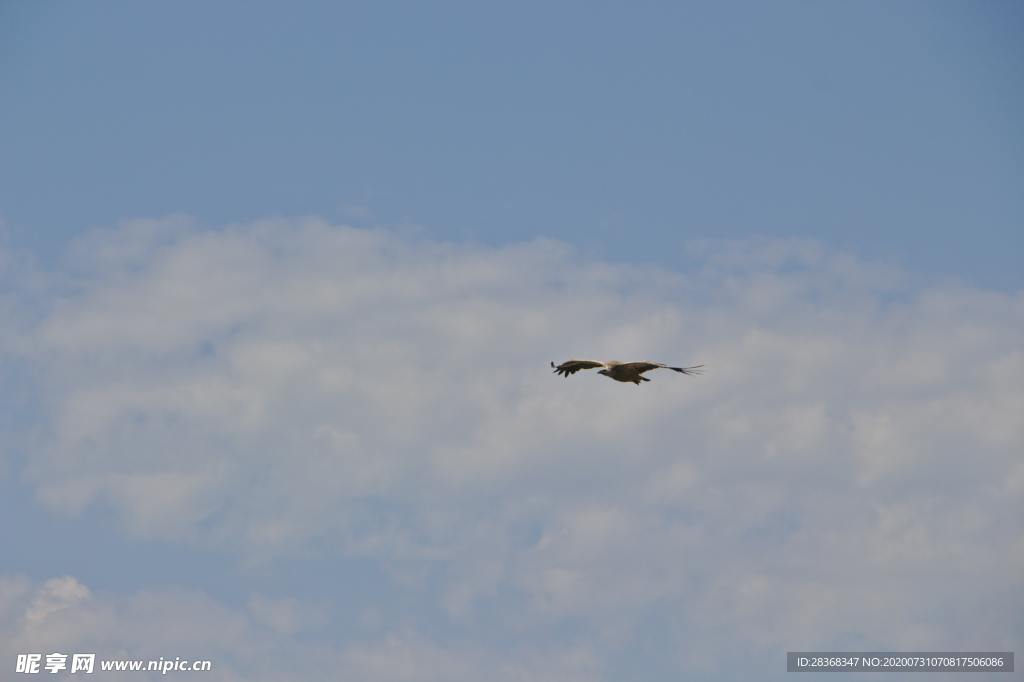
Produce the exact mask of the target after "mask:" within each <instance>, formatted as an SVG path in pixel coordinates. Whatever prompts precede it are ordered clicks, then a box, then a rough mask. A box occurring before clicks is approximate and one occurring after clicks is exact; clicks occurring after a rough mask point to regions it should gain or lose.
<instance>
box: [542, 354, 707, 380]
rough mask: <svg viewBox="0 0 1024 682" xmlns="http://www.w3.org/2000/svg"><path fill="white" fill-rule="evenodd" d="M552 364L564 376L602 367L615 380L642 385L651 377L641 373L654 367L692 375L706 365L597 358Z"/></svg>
mask: <svg viewBox="0 0 1024 682" xmlns="http://www.w3.org/2000/svg"><path fill="white" fill-rule="evenodd" d="M551 366H552V367H554V368H555V374H560V375H562V376H563V377H568V376H569V375H570V374H575V373H576V372H579V371H580V370H583V369H593V368H595V367H600V368H601V369H599V370H598V371H597V373H598V374H603V375H605V376H606V377H608V378H609V379H615V381H622V382H625V383H634V384H636V385H637V386H639V385H640V382H641V381H650V379H648V378H647V377H645V376H641V375H642V374H643V373H644V372H649V371H650V370H652V369H659V368H664V369H671V370H673V371H676V372H679V373H681V374H691V375H692V374H701V373H703V371H704V370H703V367H704V365H695V366H693V367H669V366H668V365H663V364H661V363H660V362H618V361H617V360H608V361H606V362H598V361H597V360H566V361H565V362H563V363H562V364H560V365H555V363H553V362H552V363H551Z"/></svg>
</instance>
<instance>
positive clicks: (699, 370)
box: [669, 365, 704, 375]
mask: <svg viewBox="0 0 1024 682" xmlns="http://www.w3.org/2000/svg"><path fill="white" fill-rule="evenodd" d="M669 369H674V370H675V371H677V372H682V373H683V374H690V375H695V374H703V373H704V365H694V366H693V367H669Z"/></svg>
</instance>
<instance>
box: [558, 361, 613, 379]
mask: <svg viewBox="0 0 1024 682" xmlns="http://www.w3.org/2000/svg"><path fill="white" fill-rule="evenodd" d="M551 366H552V367H554V368H555V374H560V375H562V376H563V377H567V376H569V375H570V374H575V373H576V372H578V371H580V370H581V369H594V368H595V367H604V366H605V364H604V363H603V362H597V361H596V360H566V361H565V362H563V363H562V364H560V365H555V363H553V362H552V363H551Z"/></svg>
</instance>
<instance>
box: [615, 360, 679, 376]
mask: <svg viewBox="0 0 1024 682" xmlns="http://www.w3.org/2000/svg"><path fill="white" fill-rule="evenodd" d="M667 366H668V365H663V364H661V363H660V362H624V363H622V364H621V365H619V367H621V368H622V371H624V372H629V373H633V372H636V373H637V374H643V373H644V372H649V371H651V370H652V369H658V368H659V367H667Z"/></svg>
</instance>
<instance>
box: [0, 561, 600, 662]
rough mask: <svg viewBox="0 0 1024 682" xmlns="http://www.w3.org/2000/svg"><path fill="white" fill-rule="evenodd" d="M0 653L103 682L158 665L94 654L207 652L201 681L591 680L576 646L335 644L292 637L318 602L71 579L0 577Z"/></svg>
mask: <svg viewBox="0 0 1024 682" xmlns="http://www.w3.org/2000/svg"><path fill="white" fill-rule="evenodd" d="M8 598H9V599H10V602H11V603H10V604H8V606H7V608H6V609H4V610H0V659H2V660H3V661H4V666H5V667H6V666H7V665H12V666H13V661H14V660H15V657H16V655H17V654H19V653H39V654H43V655H44V656H45V655H46V654H49V653H54V652H61V653H67V654H73V653H94V654H96V672H95V673H94V674H95V675H98V676H101V677H102V679H122V678H124V679H133V680H158V679H165V677H162V676H161V673H159V672H131V673H127V672H126V673H123V674H121V675H120V676H118V674H116V673H101V671H100V669H99V666H100V662H101V661H103V660H111V659H129V660H142V661H150V660H158V659H160V658H163V659H164V660H174V659H175V658H179V659H181V660H184V661H196V660H209V661H211V663H212V666H211V670H210V671H209V672H204V673H203V675H202V676H203V678H204V679H209V680H212V681H214V682H236V681H240V680H251V681H256V682H261V681H264V680H266V681H271V680H273V681H276V682H287V681H289V680H294V681H296V682H298V681H300V680H309V679H316V678H325V677H328V678H331V679H342V680H374V681H376V682H392V681H394V682H398V681H405V680H417V681H419V682H425V681H428V680H437V681H442V680H444V681H451V682H473V681H475V680H480V679H493V680H497V681H498V682H504V681H512V680H526V679H530V680H541V681H543V680H560V681H561V680H565V681H569V682H572V681H576V680H592V679H596V677H595V671H596V662H595V658H594V656H593V654H592V653H591V652H590V651H589V650H588V649H586V648H585V647H581V646H572V647H567V648H564V649H552V648H551V647H533V648H521V647H519V648H510V649H508V650H494V649H488V648H480V647H473V646H454V645H447V644H442V643H439V642H437V641H435V640H433V639H430V638H428V637H426V636H424V635H422V634H420V633H418V632H416V631H415V630H411V629H408V628H401V629H397V630H395V631H394V632H385V633H384V634H383V635H381V636H379V637H377V638H366V639H359V640H353V641H350V642H347V643H344V644H340V645H339V644H336V643H334V642H326V643H324V642H319V641H316V640H303V639H302V638H299V637H296V636H295V635H296V633H297V632H298V631H300V630H302V629H305V628H306V627H320V626H321V625H322V624H323V621H324V613H323V609H322V608H321V607H318V606H315V605H311V604H303V603H300V602H298V601H296V600H291V599H271V598H268V597H265V596H261V595H255V596H254V597H253V598H252V599H251V600H250V601H249V605H248V609H235V608H232V607H231V606H229V605H226V604H224V603H221V602H218V601H216V600H214V599H212V598H211V597H209V596H208V595H206V594H202V593H198V592H194V591H186V590H147V591H141V592H136V593H133V594H108V593H99V594H95V595H94V594H93V593H92V592H91V591H90V590H89V589H88V588H87V587H86V586H84V585H83V584H81V583H80V582H79V581H78V580H77V579H75V578H73V577H63V578H58V579H53V580H49V581H47V582H45V583H43V584H41V585H38V584H32V583H31V582H30V581H28V580H26V579H25V578H19V577H13V576H0V609H3V608H4V606H5V601H4V600H7V599H8Z"/></svg>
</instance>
